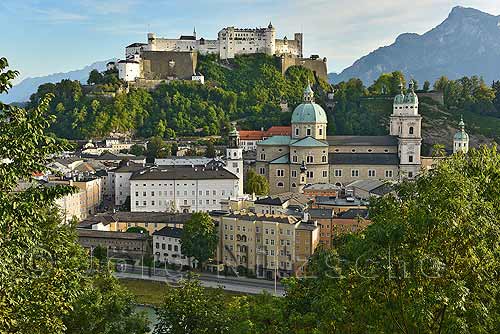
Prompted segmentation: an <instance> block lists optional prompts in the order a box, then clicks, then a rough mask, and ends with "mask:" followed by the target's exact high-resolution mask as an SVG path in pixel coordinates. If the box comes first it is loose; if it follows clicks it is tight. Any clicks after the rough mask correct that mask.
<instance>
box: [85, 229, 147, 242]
mask: <svg viewBox="0 0 500 334" xmlns="http://www.w3.org/2000/svg"><path fill="white" fill-rule="evenodd" d="M76 234H77V235H78V237H79V238H99V239H122V240H147V238H148V234H147V233H129V232H111V231H100V230H91V229H87V228H77V229H76Z"/></svg>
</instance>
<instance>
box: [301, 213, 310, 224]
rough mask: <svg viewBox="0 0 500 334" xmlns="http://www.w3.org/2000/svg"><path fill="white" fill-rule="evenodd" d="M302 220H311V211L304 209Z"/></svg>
mask: <svg viewBox="0 0 500 334" xmlns="http://www.w3.org/2000/svg"><path fill="white" fill-rule="evenodd" d="M302 220H303V221H304V222H308V221H309V212H307V211H304V216H303V218H302Z"/></svg>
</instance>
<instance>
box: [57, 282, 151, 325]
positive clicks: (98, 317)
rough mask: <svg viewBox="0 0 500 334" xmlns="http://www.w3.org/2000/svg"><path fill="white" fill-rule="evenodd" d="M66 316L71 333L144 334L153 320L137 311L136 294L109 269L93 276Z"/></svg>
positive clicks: (65, 322) (65, 321)
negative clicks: (133, 294) (134, 295)
mask: <svg viewBox="0 0 500 334" xmlns="http://www.w3.org/2000/svg"><path fill="white" fill-rule="evenodd" d="M81 289H82V292H81V293H80V295H79V297H78V299H77V300H76V301H75V303H74V305H73V311H72V312H71V313H70V314H69V315H67V316H65V317H64V325H65V326H66V331H65V333H68V334H129V333H130V334H144V333H149V320H148V319H147V317H146V315H145V314H144V313H138V312H135V311H134V309H135V302H134V298H133V296H132V295H131V294H130V292H128V291H127V290H126V289H125V288H124V287H122V286H121V285H120V283H119V282H118V280H117V279H116V278H114V277H113V276H112V275H111V274H110V273H108V272H98V273H97V274H95V276H93V277H91V278H90V279H89V280H88V281H87V283H86V285H84V286H82V287H81Z"/></svg>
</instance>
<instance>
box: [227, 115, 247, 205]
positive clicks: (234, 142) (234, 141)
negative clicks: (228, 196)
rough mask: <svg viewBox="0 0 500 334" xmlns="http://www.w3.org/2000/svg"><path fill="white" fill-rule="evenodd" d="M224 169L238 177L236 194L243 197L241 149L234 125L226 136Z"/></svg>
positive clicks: (238, 135)
mask: <svg viewBox="0 0 500 334" xmlns="http://www.w3.org/2000/svg"><path fill="white" fill-rule="evenodd" d="M226 169H227V170H228V171H230V172H231V173H233V174H234V175H236V176H238V193H237V194H235V195H236V196H242V195H243V149H242V148H241V147H240V134H239V132H238V130H236V127H235V126H234V124H232V129H231V131H230V132H229V136H228V145H227V148H226Z"/></svg>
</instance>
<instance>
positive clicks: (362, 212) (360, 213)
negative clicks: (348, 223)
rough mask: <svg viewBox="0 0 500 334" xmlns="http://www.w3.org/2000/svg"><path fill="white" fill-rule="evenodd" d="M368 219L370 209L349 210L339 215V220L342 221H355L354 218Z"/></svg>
mask: <svg viewBox="0 0 500 334" xmlns="http://www.w3.org/2000/svg"><path fill="white" fill-rule="evenodd" d="M357 217H359V218H364V219H366V218H368V209H349V210H347V211H344V212H341V213H339V215H338V217H337V218H341V219H354V218H357Z"/></svg>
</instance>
